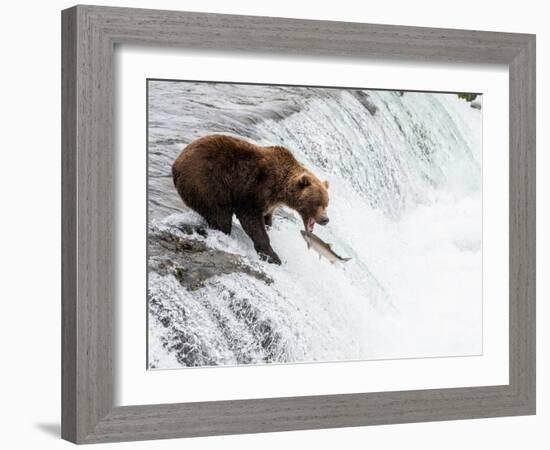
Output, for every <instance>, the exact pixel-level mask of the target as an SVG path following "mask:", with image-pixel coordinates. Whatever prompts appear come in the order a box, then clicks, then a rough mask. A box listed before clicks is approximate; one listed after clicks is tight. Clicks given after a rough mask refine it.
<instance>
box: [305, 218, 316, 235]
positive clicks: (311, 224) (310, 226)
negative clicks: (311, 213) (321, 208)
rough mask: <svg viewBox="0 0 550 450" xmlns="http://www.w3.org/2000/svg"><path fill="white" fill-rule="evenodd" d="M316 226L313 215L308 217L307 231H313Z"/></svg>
mask: <svg viewBox="0 0 550 450" xmlns="http://www.w3.org/2000/svg"><path fill="white" fill-rule="evenodd" d="M314 226H315V219H314V218H313V217H310V218H309V219H307V222H306V231H307V232H308V233H311V232H313V227H314Z"/></svg>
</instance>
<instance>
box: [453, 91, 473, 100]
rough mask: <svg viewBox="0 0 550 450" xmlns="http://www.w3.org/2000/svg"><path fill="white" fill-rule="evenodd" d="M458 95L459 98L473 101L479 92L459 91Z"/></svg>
mask: <svg viewBox="0 0 550 450" xmlns="http://www.w3.org/2000/svg"><path fill="white" fill-rule="evenodd" d="M456 95H458V98H461V99H463V100H466V101H467V102H473V101H474V100H475V99H476V97H477V94H471V93H468V92H459V93H457V94H456Z"/></svg>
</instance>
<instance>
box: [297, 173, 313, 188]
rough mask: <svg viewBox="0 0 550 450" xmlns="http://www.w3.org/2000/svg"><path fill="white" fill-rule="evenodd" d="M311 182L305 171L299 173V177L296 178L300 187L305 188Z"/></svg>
mask: <svg viewBox="0 0 550 450" xmlns="http://www.w3.org/2000/svg"><path fill="white" fill-rule="evenodd" d="M310 184H311V179H310V178H309V175H308V174H307V173H303V174H302V175H300V178H298V186H299V187H300V188H302V189H303V188H305V187H307V186H309V185H310Z"/></svg>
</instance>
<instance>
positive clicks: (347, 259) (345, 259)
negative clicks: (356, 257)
mask: <svg viewBox="0 0 550 450" xmlns="http://www.w3.org/2000/svg"><path fill="white" fill-rule="evenodd" d="M350 259H351V257H349V258H342V261H344V262H348V261H349V260H350Z"/></svg>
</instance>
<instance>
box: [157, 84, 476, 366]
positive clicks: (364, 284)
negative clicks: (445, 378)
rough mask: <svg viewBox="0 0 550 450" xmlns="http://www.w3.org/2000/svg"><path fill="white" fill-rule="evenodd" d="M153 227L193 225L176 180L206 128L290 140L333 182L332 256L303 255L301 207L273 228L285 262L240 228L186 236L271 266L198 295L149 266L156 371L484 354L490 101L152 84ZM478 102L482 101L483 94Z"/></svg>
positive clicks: (327, 231) (223, 280) (207, 286)
mask: <svg viewBox="0 0 550 450" xmlns="http://www.w3.org/2000/svg"><path fill="white" fill-rule="evenodd" d="M148 92H149V94H148V95H149V217H150V222H151V223H150V226H151V227H152V229H153V228H154V229H165V230H172V229H173V225H174V224H178V223H180V224H181V223H187V224H199V223H200V222H201V218H200V217H198V216H197V215H196V214H194V213H193V212H191V211H190V210H188V209H186V208H185V207H184V205H183V203H182V201H181V199H180V198H179V197H178V195H177V193H176V192H175V189H174V187H173V184H172V180H171V177H170V166H171V164H172V161H173V160H174V158H175V157H176V156H177V155H178V154H179V152H180V151H181V150H182V148H183V147H184V146H185V145H186V144H188V143H189V142H191V141H192V140H193V139H195V138H197V137H199V136H203V135H205V134H209V133H225V134H232V135H238V136H241V137H244V138H247V139H250V140H252V141H253V142H256V143H258V144H262V145H264V144H271V145H284V146H286V147H288V148H289V149H290V150H291V151H292V152H293V153H294V154H295V156H296V157H297V158H298V160H300V161H301V162H302V163H303V164H304V165H306V166H307V167H308V168H310V169H311V170H312V171H313V172H314V173H316V174H317V175H318V176H319V177H320V178H322V179H327V180H329V181H330V189H329V194H330V204H329V209H328V212H329V216H330V219H331V220H330V224H329V225H328V226H327V227H316V229H315V232H316V234H318V235H319V236H320V237H321V238H322V239H323V240H325V241H327V242H330V243H332V244H333V248H334V249H335V251H336V252H337V253H338V254H341V255H345V256H350V257H352V259H351V261H349V262H348V263H345V264H334V265H332V264H330V263H329V262H328V261H326V260H324V259H322V260H320V259H319V258H318V256H317V255H316V254H315V253H314V252H313V251H308V250H307V248H306V245H305V242H304V241H303V239H302V237H301V235H300V233H299V230H300V229H301V227H302V224H301V220H300V219H299V218H298V216H297V214H296V213H294V212H292V211H291V210H282V211H280V212H279V213H278V214H276V215H275V217H274V224H273V228H272V229H271V230H270V231H269V235H270V239H271V242H272V246H273V248H274V249H275V251H276V252H277V253H278V254H279V256H280V257H281V259H282V260H283V264H282V265H281V266H277V265H271V264H267V263H265V262H262V261H260V260H259V258H258V256H257V254H256V253H255V252H254V249H253V247H252V243H251V241H250V240H249V238H248V237H247V236H246V234H244V232H243V231H242V229H241V228H240V225H239V223H238V221H237V220H236V219H234V226H233V232H232V234H231V236H226V235H223V234H222V233H219V232H217V231H212V230H208V233H207V235H206V236H204V235H202V234H197V233H195V234H194V235H193V236H192V238H193V239H195V240H197V241H200V242H204V243H205V244H206V246H207V247H208V248H212V249H218V250H222V251H224V252H228V253H232V254H236V255H240V256H241V257H242V260H243V261H245V262H246V264H248V265H250V267H254V268H257V269H259V270H261V271H263V272H264V273H265V274H266V275H267V276H268V277H269V278H270V279H271V280H272V282H271V283H269V284H268V283H266V282H264V281H262V280H259V279H257V278H255V277H252V276H250V275H249V274H247V273H244V272H242V273H239V272H234V273H230V274H219V275H215V276H213V277H211V278H209V279H208V280H207V281H206V282H205V283H204V284H203V285H201V286H200V287H198V288H197V289H196V290H192V291H189V290H188V289H186V288H185V287H183V286H182V285H181V284H180V283H179V282H178V280H177V279H176V277H174V276H173V275H166V274H165V275H161V274H158V273H154V272H151V271H150V274H149V296H150V308H149V314H150V315H149V367H150V368H175V367H182V366H197V365H221V364H231V365H234V364H248V363H273V362H275V363H277V362H279V363H282V362H310V361H343V360H363V359H380V358H384V359H387V358H410V357H434V356H456V355H472V354H479V353H480V352H481V326H482V323H481V321H482V316H481V310H482V298H481V276H482V273H481V268H482V267H481V129H482V125H481V114H482V113H481V111H480V110H478V109H473V108H471V107H470V104H469V103H468V102H466V101H464V100H461V99H459V98H458V97H457V95H455V94H436V93H414V92H403V93H402V92H398V91H393V92H391V91H366V90H365V91H357V90H340V89H317V88H315V89H313V88H298V87H276V86H250V85H228V84H214V83H188V82H163V81H150V82H149V90H148ZM477 101H479V97H478V100H477Z"/></svg>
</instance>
